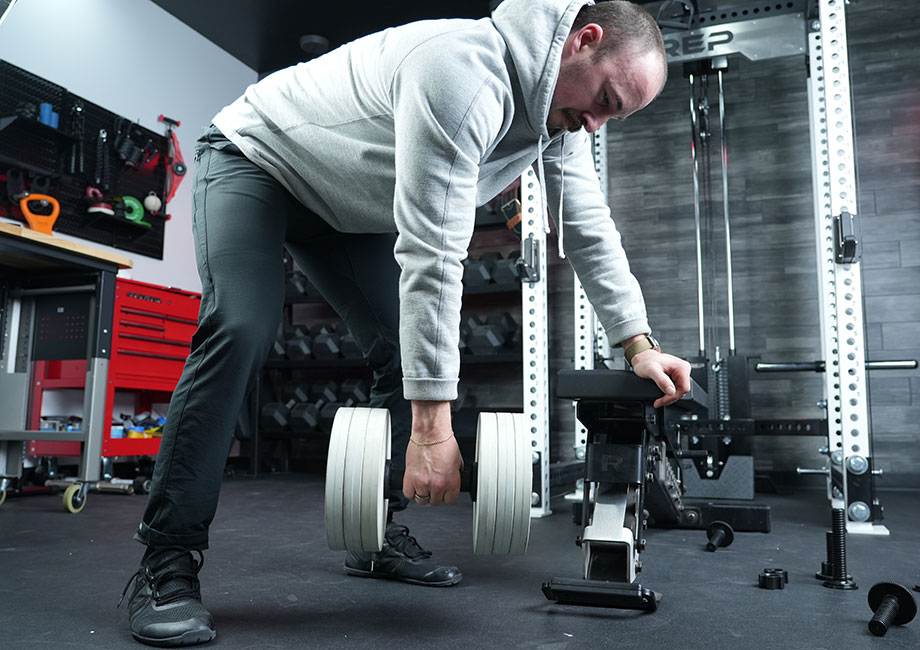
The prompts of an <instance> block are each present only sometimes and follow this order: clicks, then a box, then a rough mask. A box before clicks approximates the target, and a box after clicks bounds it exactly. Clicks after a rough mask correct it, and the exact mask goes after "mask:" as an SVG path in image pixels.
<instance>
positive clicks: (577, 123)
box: [559, 108, 585, 133]
mask: <svg viewBox="0 0 920 650" xmlns="http://www.w3.org/2000/svg"><path fill="white" fill-rule="evenodd" d="M559 110H560V111H562V117H563V119H565V129H566V131H568V132H569V133H577V132H578V131H580V130H581V128H582V127H583V126H584V125H585V123H584V120H582V119H581V115H579V114H578V111H576V110H574V109H571V108H561V109H559Z"/></svg>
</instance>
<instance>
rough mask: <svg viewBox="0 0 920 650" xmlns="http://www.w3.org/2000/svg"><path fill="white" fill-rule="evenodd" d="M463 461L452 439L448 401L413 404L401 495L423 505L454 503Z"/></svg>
mask: <svg viewBox="0 0 920 650" xmlns="http://www.w3.org/2000/svg"><path fill="white" fill-rule="evenodd" d="M462 467H463V459H462V458H461V457H460V446H459V445H458V444H457V439H456V438H455V437H454V436H453V431H452V429H451V422H450V402H422V401H413V402H412V437H411V441H410V442H409V447H408V448H407V449H406V472H405V474H404V475H403V494H404V495H405V496H406V498H407V499H415V502H416V503H419V504H422V505H426V504H427V505H432V506H439V505H441V504H442V503H453V502H454V501H456V500H457V497H458V496H459V495H460V470H461V468H462Z"/></svg>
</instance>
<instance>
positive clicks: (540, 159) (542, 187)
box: [537, 134, 549, 235]
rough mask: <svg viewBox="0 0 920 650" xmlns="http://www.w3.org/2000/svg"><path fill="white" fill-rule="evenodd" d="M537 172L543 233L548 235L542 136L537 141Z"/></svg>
mask: <svg viewBox="0 0 920 650" xmlns="http://www.w3.org/2000/svg"><path fill="white" fill-rule="evenodd" d="M537 172H538V173H539V174H540V202H541V205H542V207H543V210H542V212H543V214H542V215H541V216H542V218H543V232H544V233H545V234H547V235H548V234H549V220H548V219H547V218H546V210H547V206H546V202H547V200H546V171H545V170H544V169H543V135H542V134H541V135H540V137H539V138H538V139H537Z"/></svg>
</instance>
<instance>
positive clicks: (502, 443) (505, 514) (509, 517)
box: [492, 413, 515, 555]
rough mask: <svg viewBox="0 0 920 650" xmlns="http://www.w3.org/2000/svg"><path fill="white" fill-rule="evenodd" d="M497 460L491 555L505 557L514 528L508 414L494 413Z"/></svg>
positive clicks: (511, 430)
mask: <svg viewBox="0 0 920 650" xmlns="http://www.w3.org/2000/svg"><path fill="white" fill-rule="evenodd" d="M495 423H496V428H497V432H498V436H497V438H498V458H497V459H496V460H497V463H496V465H497V468H498V474H497V480H496V485H497V486H498V489H497V490H496V499H495V541H494V542H493V545H492V555H507V554H508V548H509V546H510V545H511V531H512V529H513V528H514V471H515V467H514V423H513V422H512V421H511V418H510V417H509V414H508V413H496V414H495Z"/></svg>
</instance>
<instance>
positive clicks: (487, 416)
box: [473, 413, 498, 555]
mask: <svg viewBox="0 0 920 650" xmlns="http://www.w3.org/2000/svg"><path fill="white" fill-rule="evenodd" d="M497 456H498V427H497V424H496V418H495V414H494V413H480V414H479V424H478V426H477V427H476V474H477V475H476V501H475V502H474V503H473V553H474V554H475V555H489V554H491V553H492V548H493V546H494V541H495V508H496V497H497V487H498V486H497V485H496V475H497V467H496V465H497Z"/></svg>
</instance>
